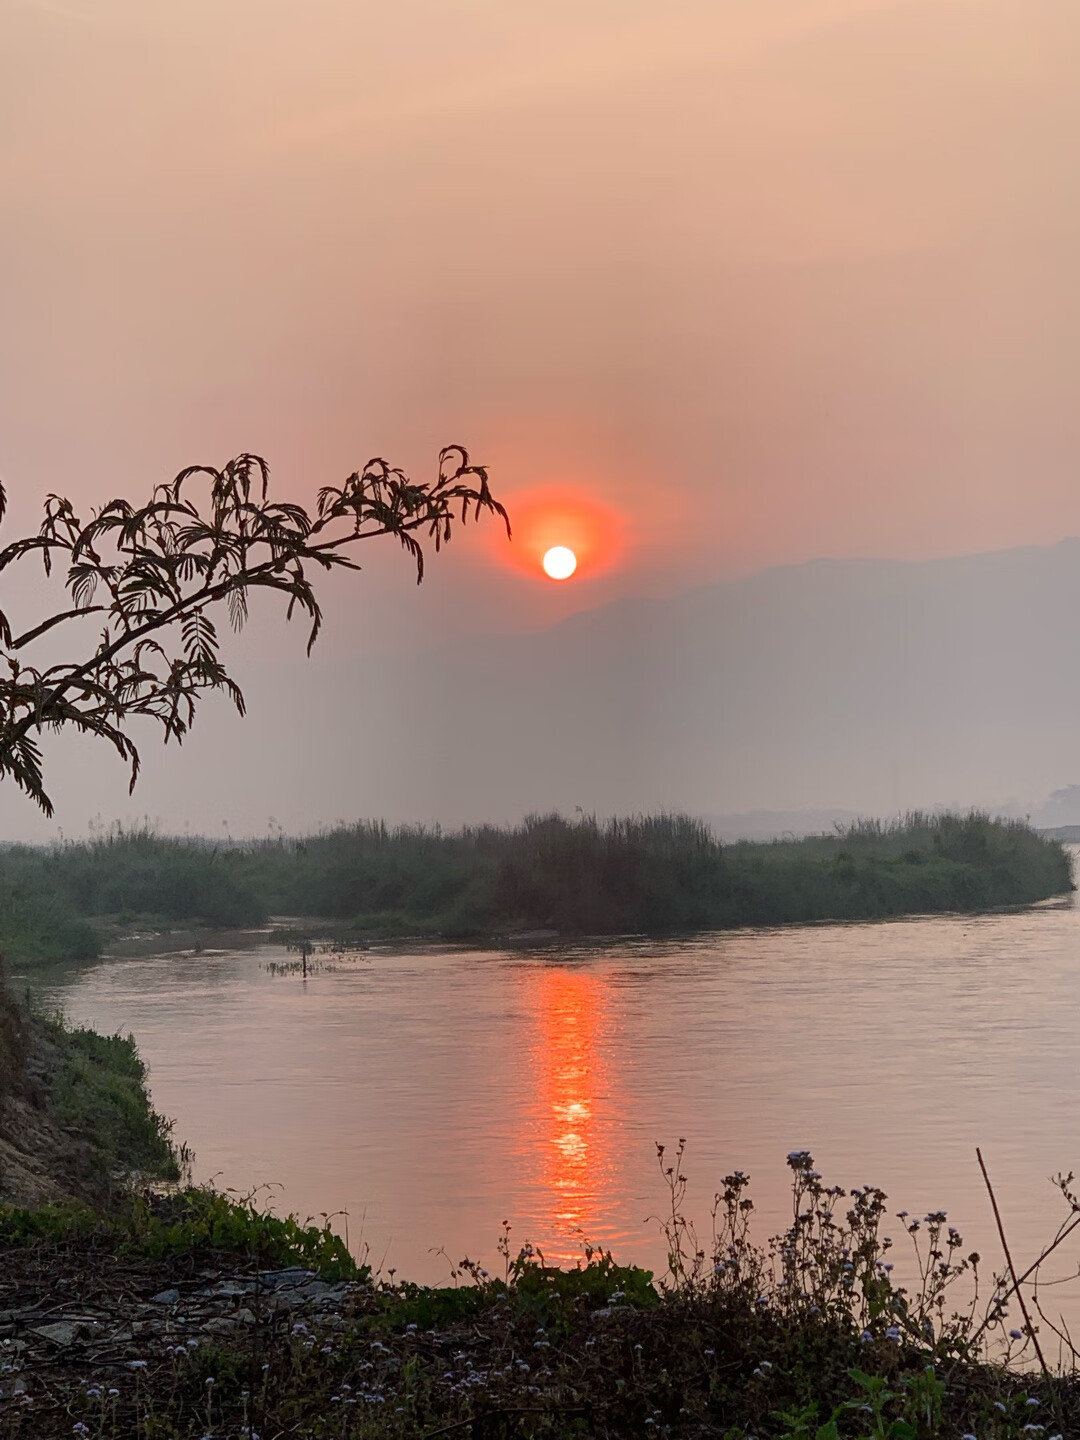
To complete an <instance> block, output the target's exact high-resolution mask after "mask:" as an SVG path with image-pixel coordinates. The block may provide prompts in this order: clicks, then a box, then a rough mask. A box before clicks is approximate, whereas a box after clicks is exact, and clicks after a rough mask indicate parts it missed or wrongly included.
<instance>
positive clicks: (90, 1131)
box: [0, 974, 182, 1209]
mask: <svg viewBox="0 0 1080 1440" xmlns="http://www.w3.org/2000/svg"><path fill="white" fill-rule="evenodd" d="M171 1130H172V1127H171V1125H170V1124H169V1122H168V1121H166V1120H165V1119H163V1118H162V1117H161V1116H160V1115H158V1114H157V1112H156V1111H155V1110H154V1109H153V1106H152V1105H151V1103H150V1098H149V1095H148V1093H147V1089H146V1066H145V1065H144V1064H143V1062H142V1060H141V1058H140V1056H139V1053H138V1051H137V1050H136V1048H135V1042H134V1041H133V1040H132V1039H131V1038H130V1037H128V1038H125V1037H123V1036H120V1035H112V1036H106V1035H99V1034H97V1033H96V1032H95V1031H93V1030H89V1029H85V1028H82V1027H74V1028H73V1027H70V1026H68V1025H67V1024H66V1023H65V1022H64V1020H63V1019H62V1017H60V1016H57V1015H47V1014H43V1013H41V1012H39V1011H38V1010H36V1009H35V1008H34V1007H33V1006H31V1005H29V1004H24V1003H21V1002H20V1001H18V1000H17V999H16V997H15V995H14V994H13V993H12V991H11V990H10V989H9V988H8V987H6V986H5V985H4V983H3V977H2V974H0V1205H3V1204H8V1205H12V1204H14V1205H41V1204H46V1203H53V1204H57V1203H59V1204H79V1205H84V1206H94V1207H102V1208H105V1209H107V1208H108V1207H109V1206H110V1205H111V1204H112V1202H113V1201H114V1199H115V1198H116V1197H117V1196H123V1195H126V1193H127V1190H128V1187H129V1185H130V1183H131V1176H132V1175H133V1174H140V1175H143V1176H145V1177H149V1178H154V1179H163V1180H176V1179H178V1178H179V1176H180V1170H181V1163H182V1155H180V1154H178V1153H177V1151H176V1150H175V1149H174V1146H173V1143H172V1136H171Z"/></svg>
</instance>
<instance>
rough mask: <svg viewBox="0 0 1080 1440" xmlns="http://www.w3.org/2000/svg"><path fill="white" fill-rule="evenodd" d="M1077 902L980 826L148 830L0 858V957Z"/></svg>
mask: <svg viewBox="0 0 1080 1440" xmlns="http://www.w3.org/2000/svg"><path fill="white" fill-rule="evenodd" d="M1071 888H1072V876H1071V871H1070V865H1069V859H1068V856H1067V854H1066V852H1065V850H1064V847H1063V846H1062V845H1061V844H1060V843H1058V842H1057V841H1055V840H1050V839H1047V838H1045V837H1042V836H1040V835H1037V834H1036V833H1035V832H1034V831H1033V830H1031V829H1030V828H1029V827H1027V826H1026V825H1022V824H1018V823H1016V822H1013V821H1002V820H992V819H990V818H988V817H987V816H984V815H977V814H971V815H966V816H951V815H942V816H934V817H927V816H920V815H912V816H909V817H907V819H906V820H904V821H903V822H897V823H895V824H880V823H878V822H865V823H862V824H859V825H856V826H853V827H851V828H850V829H848V830H846V831H843V832H842V833H837V834H834V835H826V836H812V837H809V838H807V839H804V840H795V841H778V842H774V843H771V844H750V843H745V844H736V845H720V844H719V843H718V842H717V841H716V840H715V839H714V838H713V837H712V835H711V834H710V832H709V831H708V829H707V828H706V827H705V826H704V825H702V824H701V823H700V822H698V821H696V820H693V819H690V818H688V817H686V816H671V815H664V816H653V817H638V818H633V819H627V820H612V821H609V822H605V823H600V822H597V821H595V820H592V819H581V820H578V821H573V822H571V821H566V820H563V819H561V818H560V817H558V816H549V817H545V818H533V819H530V820H527V821H526V822H525V823H524V824H522V825H520V826H518V827H516V828H514V829H497V828H495V827H490V826H484V827H479V828H475V829H467V830H462V831H458V832H453V833H450V832H443V831H441V830H439V829H433V830H425V829H423V828H417V827H413V828H404V829H398V830H389V829H387V828H386V827H385V826H383V825H380V824H366V823H365V824H359V825H354V826H349V827H342V828H339V829H336V830H333V831H329V832H326V833H324V834H320V835H316V836H309V837H307V838H305V839H301V840H288V839H285V838H278V839H275V840H272V841H260V842H257V843H252V844H244V845H235V846H227V847H222V846H220V845H214V844H211V843H210V842H208V841H201V840H178V839H168V838H164V837H159V836H156V835H153V834H150V833H148V832H138V833H125V832H122V831H115V832H111V833H109V834H107V835H104V836H100V837H97V838H95V839H93V840H91V841H90V842H87V843H83V844H72V843H66V844H64V845H61V846H58V847H55V848H53V849H48V850H33V849H30V848H28V847H11V848H9V849H7V850H4V851H2V852H0V950H3V952H5V953H6V954H7V956H8V959H9V961H10V962H11V963H13V964H16V965H18V966H19V967H20V968H26V967H30V966H41V965H45V964H47V963H53V962H55V961H57V960H64V959H72V960H78V959H87V958H93V957H94V956H96V955H99V954H100V953H102V950H103V949H104V948H106V947H107V946H109V945H110V944H112V943H115V942H116V940H117V938H118V937H120V936H123V935H125V934H130V933H132V932H138V931H140V930H142V931H153V930H155V929H156V930H161V929H170V928H171V929H177V928H180V929H184V928H187V929H188V930H193V929H194V928H195V927H197V926H198V925H204V926H213V927H232V928H233V929H237V928H242V927H251V926H256V925H260V924H265V923H266V922H267V920H268V918H269V916H271V915H290V916H294V917H297V919H296V924H295V925H294V927H293V929H292V931H291V933H290V935H289V937H287V938H290V939H293V940H296V941H298V942H300V943H302V942H303V940H304V939H305V938H306V939H315V938H335V939H338V940H341V941H342V942H344V943H349V942H351V941H365V940H372V939H386V938H399V937H404V936H409V937H421V938H430V939H446V940H466V941H477V940H479V941H497V940H501V939H505V938H507V937H513V936H515V935H519V934H530V933H532V934H536V933H540V934H547V935H549V936H551V935H556V934H557V935H559V936H564V937H569V936H584V935H589V936H603V935H619V934H675V933H687V932H693V931H698V930H720V929H732V928H742V927H747V926H774V925H785V924H793V923H805V922H813V921H828V920H875V919H884V918H888V917H892V916H898V915H912V914H934V913H942V912H948V911H954V912H956V911H964V912H978V911H985V910H992V909H996V908H1002V907H1007V906H1016V905H1026V904H1033V903H1036V902H1038V901H1041V900H1045V899H1048V898H1050V897H1051V896H1054V895H1059V894H1063V893H1065V892H1067V891H1069V890H1071Z"/></svg>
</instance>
